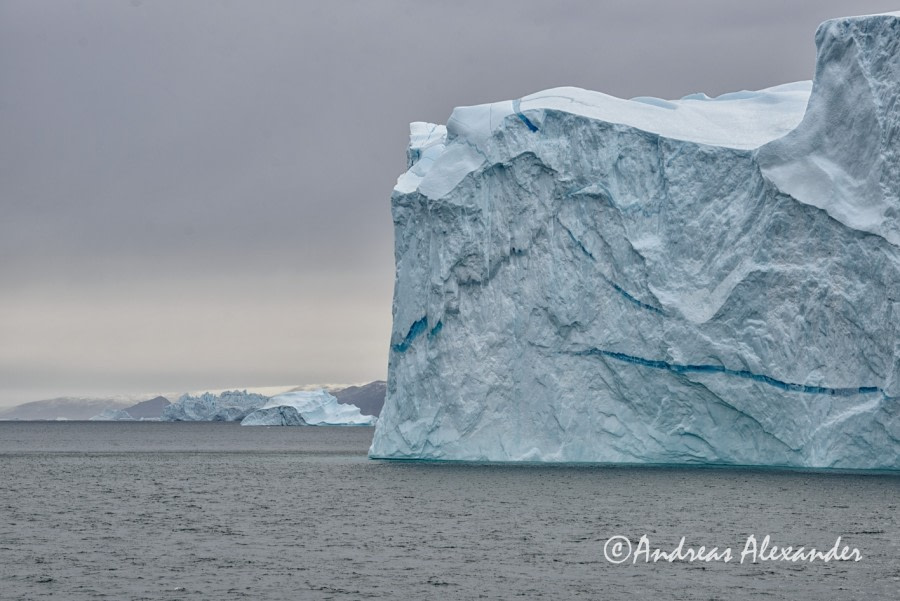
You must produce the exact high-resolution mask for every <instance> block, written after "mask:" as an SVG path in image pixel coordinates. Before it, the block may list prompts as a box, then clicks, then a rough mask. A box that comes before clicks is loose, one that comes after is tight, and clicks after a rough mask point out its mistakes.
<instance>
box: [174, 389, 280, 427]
mask: <svg viewBox="0 0 900 601" xmlns="http://www.w3.org/2000/svg"><path fill="white" fill-rule="evenodd" d="M268 400H269V397H266V396H263V395H261V394H254V393H252V392H247V391H246V390H227V391H225V392H223V393H221V394H212V393H209V392H206V393H203V394H201V395H200V396H192V395H189V394H185V395H182V396H181V398H179V399H178V400H177V401H175V402H174V403H172V404H171V405H169V406H168V407H166V408H165V409H164V410H163V414H162V418H161V419H162V421H169V422H237V421H241V420H242V419H244V417H246V416H247V414H249V413H251V412H252V411H254V410H256V409H258V408H259V407H262V406H263V405H265V404H266V402H268Z"/></svg>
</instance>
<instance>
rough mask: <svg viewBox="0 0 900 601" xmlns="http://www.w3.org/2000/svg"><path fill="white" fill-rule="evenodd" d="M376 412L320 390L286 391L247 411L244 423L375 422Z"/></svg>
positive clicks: (301, 424)
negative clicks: (340, 401) (361, 409)
mask: <svg viewBox="0 0 900 601" xmlns="http://www.w3.org/2000/svg"><path fill="white" fill-rule="evenodd" d="M377 420H378V418H376V417H375V416H373V415H363V414H362V413H361V412H360V410H359V407H357V406H356V405H350V404H341V403H338V400H337V398H335V397H334V396H332V395H331V394H328V393H327V392H325V390H324V389H319V390H301V391H296V392H286V393H284V394H279V395H278V396H275V397H272V399H271V400H269V402H268V403H266V404H265V405H263V406H262V407H260V408H258V409H256V410H255V411H253V412H252V413H250V414H249V415H247V416H246V417H245V418H244V419H243V420H242V421H241V425H242V426H374V425H375V422H376V421H377Z"/></svg>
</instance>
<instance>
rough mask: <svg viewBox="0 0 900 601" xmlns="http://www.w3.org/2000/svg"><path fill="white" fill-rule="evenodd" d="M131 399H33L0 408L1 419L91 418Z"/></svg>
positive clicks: (116, 407)
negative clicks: (28, 401)
mask: <svg viewBox="0 0 900 601" xmlns="http://www.w3.org/2000/svg"><path fill="white" fill-rule="evenodd" d="M130 404H131V401H122V400H117V399H97V398H93V399H91V398H79V397H60V398H56V399H48V400H46V401H32V402H30V403H23V404H22V405H17V406H15V407H11V408H9V409H2V410H0V419H22V420H53V419H58V418H63V419H90V418H92V417H93V416H95V415H97V414H98V413H101V412H102V411H103V410H104V409H124V408H125V407H127V406H128V405H130Z"/></svg>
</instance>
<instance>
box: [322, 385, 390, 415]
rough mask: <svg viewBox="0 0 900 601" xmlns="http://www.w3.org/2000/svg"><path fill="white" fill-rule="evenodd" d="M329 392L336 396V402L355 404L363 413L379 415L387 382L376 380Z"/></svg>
mask: <svg viewBox="0 0 900 601" xmlns="http://www.w3.org/2000/svg"><path fill="white" fill-rule="evenodd" d="M330 392H331V394H333V395H334V396H335V397H337V400H338V403H344V404H345V405H356V406H357V407H359V410H360V412H361V413H362V414H363V415H381V408H382V407H384V396H385V394H387V382H385V381H384V380H376V381H374V382H369V383H368V384H365V385H363V386H350V387H348V388H343V389H341V390H333V391H330Z"/></svg>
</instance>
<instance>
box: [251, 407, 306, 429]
mask: <svg viewBox="0 0 900 601" xmlns="http://www.w3.org/2000/svg"><path fill="white" fill-rule="evenodd" d="M241 425H242V426H308V425H309V424H308V423H307V422H306V420H305V419H303V416H302V415H300V412H299V411H297V408H296V407H293V406H291V405H275V406H272V407H268V406H267V407H263V408H262V409H257V410H256V411H254V412H253V413H251V414H249V415H248V416H247V417H245V418H244V419H242V420H241Z"/></svg>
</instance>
